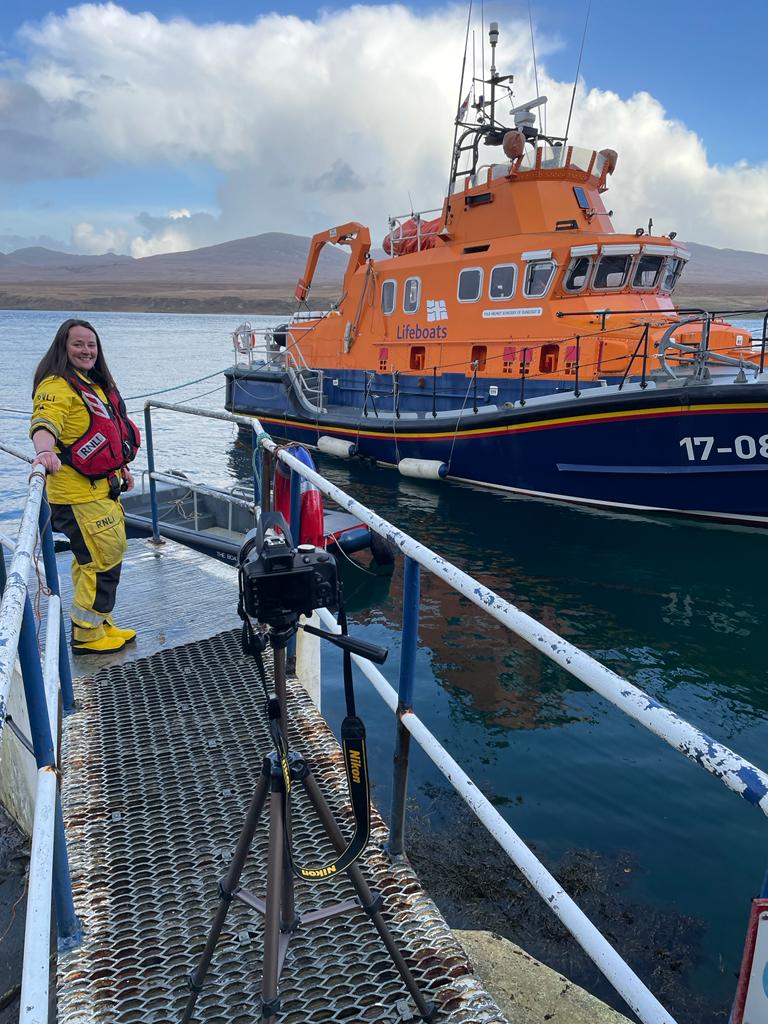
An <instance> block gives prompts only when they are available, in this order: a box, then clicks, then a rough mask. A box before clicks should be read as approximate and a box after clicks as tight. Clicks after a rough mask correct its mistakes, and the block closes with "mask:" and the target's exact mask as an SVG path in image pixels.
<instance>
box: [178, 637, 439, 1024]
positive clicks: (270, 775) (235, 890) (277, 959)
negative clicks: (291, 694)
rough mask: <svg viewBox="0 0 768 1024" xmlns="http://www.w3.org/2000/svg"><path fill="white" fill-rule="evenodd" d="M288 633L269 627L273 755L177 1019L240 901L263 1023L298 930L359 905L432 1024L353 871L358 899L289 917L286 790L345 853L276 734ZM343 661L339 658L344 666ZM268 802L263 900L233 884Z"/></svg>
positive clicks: (318, 798) (276, 998) (187, 1015)
mask: <svg viewBox="0 0 768 1024" xmlns="http://www.w3.org/2000/svg"><path fill="white" fill-rule="evenodd" d="M295 631H296V625H295V624H293V625H291V626H288V627H287V628H283V629H275V628H272V629H270V633H269V641H270V644H271V645H272V650H273V654H274V682H275V694H276V695H275V696H272V697H270V699H269V701H268V715H269V719H270V732H271V733H272V736H273V739H275V743H276V748H277V749H276V750H275V751H273V752H271V753H270V754H268V755H267V756H266V757H265V758H264V759H263V761H262V765H261V774H260V777H259V781H258V783H257V784H256V790H255V792H254V794H253V797H252V799H251V803H250V806H249V807H248V811H247V812H246V816H245V822H244V824H243V828H242V831H241V832H240V836H239V838H238V841H237V845H236V847H235V852H234V854H233V857H232V860H231V862H230V865H229V868H228V870H227V873H226V875H225V876H224V878H223V879H221V881H220V882H219V906H218V908H217V910H216V914H215V916H214V919H213V923H212V925H211V929H210V932H209V934H208V939H207V941H206V944H205V949H204V950H203V953H202V955H201V957H200V961H199V963H198V965H197V967H196V969H195V970H194V972H193V973H192V974H191V975H190V978H189V987H190V995H189V999H188V1000H187V1005H186V1007H185V1010H184V1013H183V1016H182V1018H181V1024H188V1022H189V1021H191V1019H192V1014H193V1013H194V1009H195V1004H196V1002H197V998H198V996H199V994H200V992H201V991H202V987H203V982H204V980H205V976H206V973H207V971H208V968H209V966H210V963H211V959H212V958H213V954H214V952H215V949H216V946H217V944H218V941H219V937H220V935H221V931H222V928H223V927H224V922H225V920H226V917H227V913H228V911H229V908H230V905H231V903H232V900H239V901H240V902H241V903H244V904H245V905H246V906H248V907H250V908H251V909H252V910H255V911H256V912H257V913H259V914H261V915H262V916H263V918H264V947H263V957H262V978H261V1016H262V1019H263V1021H264V1024H274V1022H275V1021H276V1019H277V1015H278V1013H279V1012H280V1005H281V1004H280V995H279V991H278V983H279V979H280V974H281V972H282V968H283V963H284V961H285V956H286V953H287V951H288V946H289V944H290V942H291V939H292V938H293V936H294V935H295V934H296V932H297V931H298V929H299V928H300V927H301V926H302V925H306V924H314V923H316V922H318V921H324V920H327V919H329V918H332V917H337V916H339V915H341V914H351V913H353V912H355V911H357V910H359V909H360V907H362V909H363V910H364V911H365V913H366V914H367V915H368V916H369V918H370V919H371V921H372V923H373V925H374V927H375V928H376V931H377V932H378V933H379V936H380V937H381V940H382V942H383V943H384V946H385V947H386V950H387V952H388V954H389V957H390V959H391V961H392V963H393V965H394V966H395V968H396V969H397V971H398V973H399V974H400V976H401V978H402V979H403V981H404V983H405V986H406V988H407V989H408V991H409V993H410V994H411V996H412V998H413V1001H414V1003H415V1004H416V1008H417V1010H418V1014H419V1016H420V1017H421V1018H422V1020H425V1021H434V1020H435V1018H436V1016H437V1008H436V1006H435V1004H434V1003H432V1002H428V1001H427V1000H425V999H424V997H423V996H422V994H421V992H420V990H419V988H418V985H417V983H416V980H415V979H414V977H413V975H412V974H411V971H410V969H409V967H408V965H407V964H406V962H405V960H404V959H403V955H402V953H401V952H400V950H399V949H398V948H397V946H396V944H395V941H394V938H393V937H392V934H391V932H390V931H389V928H388V927H387V925H386V923H385V922H384V920H383V918H382V914H381V911H382V906H383V901H382V898H381V896H380V895H379V894H378V893H373V892H372V891H371V889H370V888H369V887H368V884H367V882H366V881H365V878H364V877H363V874H362V872H361V870H360V868H359V867H358V866H357V865H356V864H354V863H352V864H349V866H347V867H345V868H344V870H345V871H346V874H347V876H348V877H349V879H350V881H351V883H352V885H353V887H354V889H355V891H356V893H357V899H347V900H344V901H342V902H340V903H336V904H334V905H333V906H330V907H323V908H321V909H317V910H310V911H308V912H304V913H302V914H301V915H299V914H298V913H297V912H296V904H295V896H294V879H293V868H292V864H291V862H290V850H289V845H288V843H289V841H290V826H291V822H290V808H289V806H288V802H287V792H286V790H287V789H289V788H292V785H293V783H297V784H299V785H301V787H302V789H303V791H304V792H305V793H306V795H307V796H308V798H309V801H310V803H311V805H312V808H313V810H314V812H315V814H316V815H317V818H318V820H319V821H320V824H321V825H322V827H323V829H324V831H325V833H326V835H327V836H328V838H329V839H330V841H331V843H332V844H333V846H334V847H335V849H336V850H337V851H338V852H339V853H341V852H342V851H344V850H345V847H346V842H345V839H344V836H343V835H342V832H341V829H340V828H339V826H338V824H337V823H336V821H335V819H334V817H333V814H332V812H331V809H330V807H329V806H328V804H327V803H326V801H325V798H324V796H323V794H322V793H321V792H320V789H319V787H318V785H317V782H316V781H315V779H314V777H313V775H312V772H311V771H310V769H309V767H308V765H307V763H306V761H305V760H304V758H303V757H302V756H301V754H299V753H297V752H288V747H287V742H286V740H285V734H284V732H283V726H282V723H283V720H284V718H285V706H286V692H285V661H286V646H287V644H288V640H289V639H290V637H291V636H292V635H293V634H294V633H295ZM312 632H317V633H320V635H322V636H327V634H325V633H323V632H322V631H320V630H314V629H312ZM328 639H332V640H333V641H334V642H335V643H337V644H338V645H339V646H342V644H340V643H339V641H341V640H348V641H349V646H348V647H347V651H348V650H349V649H350V648H351V646H352V644H354V643H356V641H352V640H351V639H350V638H347V637H335V636H333V635H330V636H328ZM384 653H386V652H384ZM346 656H347V655H346V652H345V660H346ZM259 658H260V655H259ZM267 797H269V843H268V851H267V879H266V895H265V898H264V899H262V898H260V897H258V896H256V895H254V893H252V892H251V891H250V890H248V889H245V888H243V887H242V886H241V885H240V876H241V875H242V872H243V868H244V867H245V863H246V860H247V858H248V855H249V853H250V849H251V845H252V843H253V838H254V835H255V833H256V829H257V827H258V825H259V820H260V818H261V815H262V812H263V810H264V806H265V804H266V803H267ZM286 839H287V840H288V843H287V842H286ZM307 873H308V874H313V875H316V876H317V877H318V878H322V877H323V876H324V874H325V873H327V874H333V873H335V868H333V867H331V868H329V869H323V868H320V869H317V871H313V872H307Z"/></svg>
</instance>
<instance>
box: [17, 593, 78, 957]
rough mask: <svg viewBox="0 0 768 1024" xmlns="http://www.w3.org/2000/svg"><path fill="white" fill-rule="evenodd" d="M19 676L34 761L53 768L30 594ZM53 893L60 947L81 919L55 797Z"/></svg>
mask: <svg viewBox="0 0 768 1024" xmlns="http://www.w3.org/2000/svg"><path fill="white" fill-rule="evenodd" d="M18 655H19V663H20V664H21V675H22V679H23V681H24V695H25V697H26V702H27V715H28V717H29V729H30V733H31V739H32V746H33V748H34V751H35V763H36V764H37V767H38V768H56V757H55V754H54V745H53V736H52V735H51V726H50V721H49V718H48V706H47V704H46V699H45V681H44V679H43V670H42V666H41V664H40V652H39V650H38V647H37V630H36V628H35V616H34V612H33V611H32V604H31V602H30V600H29V597H26V598H25V600H24V614H23V617H22V622H21V632H20V634H19V646H18ZM53 896H54V901H55V904H56V926H57V929H58V933H59V940H60V942H61V943H62V948H67V947H68V946H71V945H73V944H75V943H77V942H78V941H79V937H80V934H81V931H80V922H79V921H78V919H77V915H76V913H75V904H74V901H73V898H72V879H71V876H70V872H69V856H68V854H67V842H66V837H65V835H64V819H63V817H62V813H61V802H60V800H59V798H58V796H57V798H56V825H55V838H54V849H53Z"/></svg>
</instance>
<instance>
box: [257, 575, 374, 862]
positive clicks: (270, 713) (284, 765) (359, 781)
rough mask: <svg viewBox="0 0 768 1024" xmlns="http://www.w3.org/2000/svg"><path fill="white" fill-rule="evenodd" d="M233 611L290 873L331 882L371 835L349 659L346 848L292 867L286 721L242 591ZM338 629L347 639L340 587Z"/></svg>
mask: <svg viewBox="0 0 768 1024" xmlns="http://www.w3.org/2000/svg"><path fill="white" fill-rule="evenodd" d="M238 612H239V614H240V617H241V618H242V620H243V628H242V634H241V642H242V648H243V653H245V654H250V655H251V656H252V657H253V659H254V661H255V662H256V668H257V670H258V673H259V679H260V680H261V685H262V688H263V690H264V696H265V698H266V702H267V718H268V720H269V733H270V736H271V738H272V742H273V744H274V747H275V751H276V752H277V756H278V759H279V762H280V767H281V772H282V775H283V783H284V785H283V800H284V801H285V803H286V806H285V813H284V815H283V821H284V823H285V850H286V856H287V858H288V862H289V864H290V866H291V870H292V871H293V873H294V874H295V875H296V877H297V878H304V879H307V880H310V881H318V880H320V879H323V878H330V877H333V876H334V875H336V874H338V873H339V872H340V871H344V870H346V868H348V867H349V866H350V864H353V863H354V862H355V861H356V860H357V858H358V857H359V856H360V855H361V854H362V852H363V851H364V850H365V848H366V846H367V845H368V840H369V839H370V835H371V795H370V784H369V779H368V754H367V751H366V744H365V724H364V723H363V720H362V719H361V718H359V717H358V715H357V711H356V708H355V690H354V679H353V676H352V655H351V653H350V652H349V651H347V650H344V651H343V654H342V657H343V666H344V700H345V703H346V709H347V713H346V716H345V717H344V720H343V722H342V723H341V748H342V752H343V755H344V765H345V767H346V771H347V788H348V790H349V798H350V803H351V805H352V813H353V815H354V819H355V831H354V833H353V835H352V838H351V840H350V841H349V844H348V845H347V847H346V849H344V850H343V851H342V852H341V853H340V854H339V856H338V857H337V858H336V859H335V860H333V861H331V862H330V863H329V864H323V865H320V866H318V867H304V866H302V865H300V864H297V863H296V862H295V860H294V858H293V851H292V849H291V836H290V830H289V827H288V821H289V814H288V808H287V803H288V801H289V800H290V798H291V790H292V788H293V787H292V779H291V769H290V759H289V756H288V743H287V740H286V738H285V735H284V734H283V728H284V727H287V723H285V724H283V723H281V720H280V719H281V715H280V704H279V701H278V700H277V698H276V696H275V695H274V694H273V693H272V692H271V691H270V689H269V685H268V683H267V673H266V670H265V668H264V661H263V658H262V653H263V652H264V650H265V649H266V647H267V644H268V642H269V640H268V636H267V634H266V633H259V632H256V630H254V628H253V626H252V625H251V622H250V620H249V618H248V616H247V615H246V614H245V609H244V607H243V600H242V592H241V596H240V603H239V604H238ZM339 626H340V627H341V632H342V635H344V636H348V630H347V615H346V612H345V610H344V601H343V596H342V592H341V588H339Z"/></svg>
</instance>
